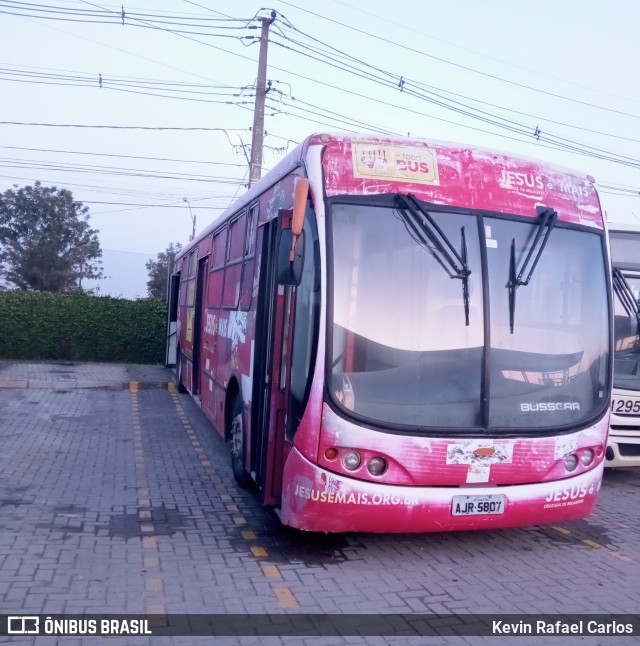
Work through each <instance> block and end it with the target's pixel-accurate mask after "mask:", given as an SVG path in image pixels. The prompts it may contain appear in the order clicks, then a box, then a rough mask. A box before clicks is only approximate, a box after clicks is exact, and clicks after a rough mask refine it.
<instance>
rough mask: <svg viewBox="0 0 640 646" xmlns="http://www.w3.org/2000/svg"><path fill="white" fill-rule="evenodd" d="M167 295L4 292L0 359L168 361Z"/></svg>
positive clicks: (0, 294) (0, 311) (0, 296)
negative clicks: (136, 297) (130, 296)
mask: <svg viewBox="0 0 640 646" xmlns="http://www.w3.org/2000/svg"><path fill="white" fill-rule="evenodd" d="M165 337H166V305H165V302H164V300H155V299H139V300H135V301H132V300H127V299H124V298H111V297H110V296H88V295H86V294H74V295H65V294H49V293H45V292H0V358H3V359H31V360H33V359H35V360H50V361H59V360H65V361H99V362H117V363H164V353H165Z"/></svg>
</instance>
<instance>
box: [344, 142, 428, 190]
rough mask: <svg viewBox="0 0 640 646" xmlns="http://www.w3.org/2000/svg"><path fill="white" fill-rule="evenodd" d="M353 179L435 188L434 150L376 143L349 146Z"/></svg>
mask: <svg viewBox="0 0 640 646" xmlns="http://www.w3.org/2000/svg"><path fill="white" fill-rule="evenodd" d="M351 146H352V148H351V151H352V152H351V154H352V159H353V176H354V177H360V178H362V179H383V180H384V179H386V180H394V181H396V182H414V183H417V184H431V185H433V186H439V184H440V178H439V176H438V161H437V158H436V151H435V149H434V148H430V147H427V146H398V145H392V144H387V143H382V142H378V141H353V142H352V143H351Z"/></svg>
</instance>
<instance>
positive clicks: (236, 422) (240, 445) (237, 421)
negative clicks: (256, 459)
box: [229, 394, 251, 489]
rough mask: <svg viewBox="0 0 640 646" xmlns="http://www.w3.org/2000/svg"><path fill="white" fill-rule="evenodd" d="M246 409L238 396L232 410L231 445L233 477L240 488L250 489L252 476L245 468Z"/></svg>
mask: <svg viewBox="0 0 640 646" xmlns="http://www.w3.org/2000/svg"><path fill="white" fill-rule="evenodd" d="M243 408H244V406H243V402H242V396H241V395H240V394H238V395H236V398H235V399H234V400H233V408H232V409H231V411H232V412H231V428H230V432H229V444H230V448H231V469H232V470H233V477H234V478H235V480H236V482H237V483H238V485H239V486H240V487H242V488H243V489H248V488H249V486H250V484H251V476H250V475H249V474H248V473H247V472H246V470H245V468H244V443H245V442H244V419H243V415H242V409H243Z"/></svg>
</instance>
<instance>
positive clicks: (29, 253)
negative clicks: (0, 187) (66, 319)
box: [0, 182, 104, 293]
mask: <svg viewBox="0 0 640 646" xmlns="http://www.w3.org/2000/svg"><path fill="white" fill-rule="evenodd" d="M88 221H89V209H88V207H86V206H84V205H83V204H82V202H76V201H74V199H73V195H72V194H71V191H68V190H67V189H64V188H63V189H58V188H56V187H55V186H42V185H41V184H40V182H35V183H34V185H33V186H25V187H23V188H18V186H17V185H14V187H13V188H12V189H9V190H7V191H5V192H4V193H2V194H0V276H1V277H2V278H3V279H4V281H5V284H7V285H8V286H12V287H14V288H17V289H19V290H22V291H28V290H37V291H43V292H57V293H69V292H77V291H85V290H83V289H82V280H83V279H84V278H88V279H101V278H104V275H103V273H102V263H101V262H100V260H99V258H100V257H101V256H102V249H100V243H99V241H98V231H97V230H95V229H92V228H91V227H90V226H89V222H88ZM86 291H90V290H86Z"/></svg>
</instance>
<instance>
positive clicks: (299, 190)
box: [289, 177, 309, 262]
mask: <svg viewBox="0 0 640 646" xmlns="http://www.w3.org/2000/svg"><path fill="white" fill-rule="evenodd" d="M308 198H309V180H308V179H307V178H306V177H298V179H297V180H296V184H295V187H294V189H293V215H292V216H291V231H292V233H293V240H292V242H291V253H290V254H289V260H290V261H291V262H293V259H294V258H293V257H294V254H295V245H296V243H297V241H298V236H299V235H300V234H301V233H302V227H303V226H304V212H305V211H306V209H307V199H308Z"/></svg>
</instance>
